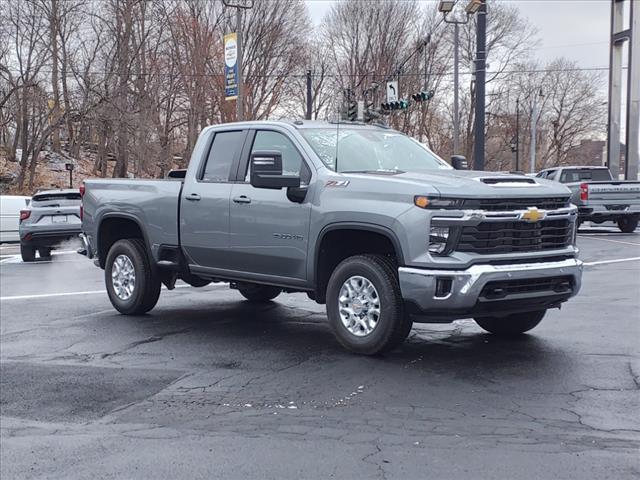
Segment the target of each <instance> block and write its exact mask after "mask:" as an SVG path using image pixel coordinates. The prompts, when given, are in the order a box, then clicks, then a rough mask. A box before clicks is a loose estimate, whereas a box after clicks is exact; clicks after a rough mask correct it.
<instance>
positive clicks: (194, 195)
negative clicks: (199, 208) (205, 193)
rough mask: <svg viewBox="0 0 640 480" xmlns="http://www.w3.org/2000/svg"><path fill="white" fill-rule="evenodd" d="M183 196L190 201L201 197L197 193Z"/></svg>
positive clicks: (195, 200)
mask: <svg viewBox="0 0 640 480" xmlns="http://www.w3.org/2000/svg"><path fill="white" fill-rule="evenodd" d="M184 198H186V199H187V200H191V201H192V202H197V201H198V200H200V198H201V197H200V195H198V194H197V193H190V194H189V195H187V196H186V197H184Z"/></svg>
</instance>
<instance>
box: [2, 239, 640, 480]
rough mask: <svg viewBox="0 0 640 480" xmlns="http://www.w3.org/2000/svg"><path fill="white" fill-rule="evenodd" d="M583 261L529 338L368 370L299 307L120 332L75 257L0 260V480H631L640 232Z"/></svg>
mask: <svg viewBox="0 0 640 480" xmlns="http://www.w3.org/2000/svg"><path fill="white" fill-rule="evenodd" d="M578 244H579V246H580V248H581V258H582V260H584V261H585V262H586V267H585V274H584V285H583V290H582V292H581V293H580V295H579V296H578V297H577V298H575V299H573V300H572V301H570V302H569V303H567V304H565V305H564V307H563V309H562V310H561V311H558V310H554V311H551V312H550V313H549V314H548V315H547V317H546V318H545V320H544V321H543V322H542V324H541V325H540V326H539V327H538V328H537V329H535V330H534V331H533V332H531V334H529V335H524V336H522V337H521V338H518V339H516V340H501V339H498V338H495V337H492V336H491V335H488V334H485V333H483V332H482V330H481V329H480V328H479V327H478V326H476V325H475V323H474V322H473V321H471V320H463V321H459V322H456V323H454V324H451V325H415V326H414V329H413V331H412V333H411V336H410V338H409V340H408V341H407V342H406V343H405V344H404V345H403V346H402V348H400V349H398V350H396V351H394V352H392V353H390V354H388V355H386V356H384V357H376V358H366V357H359V356H355V355H350V354H348V353H346V352H345V351H343V350H342V349H341V348H340V346H339V345H338V344H337V343H336V341H335V340H334V338H333V336H332V334H331V333H330V331H329V329H328V326H327V324H326V318H325V314H324V307H323V306H320V305H317V304H315V302H312V301H310V300H308V299H307V297H306V296H305V295H299V294H296V295H282V296H280V297H278V298H277V299H276V301H275V302H274V303H271V304H269V305H265V306H261V307H257V308H256V307H254V306H252V305H250V304H248V303H247V302H245V301H243V299H242V297H241V296H240V295H239V294H238V293H237V292H234V291H231V290H229V289H228V288H226V286H224V285H210V286H207V287H204V288H202V289H195V288H191V287H185V288H177V289H176V290H173V291H170V292H169V291H164V292H163V294H162V296H161V299H160V302H159V303H158V306H157V307H156V308H155V309H154V310H153V311H152V312H151V314H149V315H146V316H144V317H142V318H131V317H125V316H121V315H119V314H117V313H116V312H115V310H113V309H112V307H111V305H110V303H109V301H108V299H107V296H106V293H104V285H103V277H102V274H103V272H102V271H101V270H99V269H97V268H96V267H94V266H93V264H92V262H91V261H88V260H87V259H85V258H84V257H80V256H79V255H75V254H72V253H68V254H67V253H65V252H62V254H59V255H55V256H54V257H53V259H52V261H50V262H36V263H32V264H24V263H21V262H20V261H19V259H18V258H17V257H16V255H15V254H16V250H15V247H13V246H6V245H3V246H0V297H1V298H0V306H1V308H0V309H1V312H0V347H1V348H0V367H1V375H0V377H1V379H0V382H1V383H0V406H1V410H2V411H1V418H0V426H1V429H0V435H1V436H0V440H1V452H0V477H2V478H3V479H10V478H87V479H89V478H91V479H93V478H154V479H155V478H172V479H173V478H207V479H211V478H260V479H267V478H274V479H283V478H322V479H326V478H349V479H352V478H363V479H368V478H410V479H459V478H474V479H478V478H491V479H494V478H495V479H525V478H526V479H551V478H554V479H560V478H562V479H574V478H575V479H581V480H583V479H591V478H598V479H607V478H611V479H631V478H638V477H639V475H640V454H639V448H640V274H639V273H640V232H636V233H635V234H628V235H625V234H621V233H617V232H616V231H615V230H613V229H607V228H599V229H594V228H589V229H585V230H583V231H581V233H580V236H579V240H578Z"/></svg>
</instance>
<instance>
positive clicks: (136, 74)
mask: <svg viewBox="0 0 640 480" xmlns="http://www.w3.org/2000/svg"><path fill="white" fill-rule="evenodd" d="M622 68H623V69H627V68H628V67H627V66H623V67H622ZM608 70H609V67H606V66H601V67H573V68H536V69H531V70H527V69H517V70H505V71H502V72H500V71H490V70H487V72H486V73H487V74H488V75H514V74H518V73H559V72H560V73H561V72H601V71H608ZM9 71H10V72H11V73H13V74H15V75H21V72H19V71H18V70H13V69H9ZM39 73H42V74H51V73H52V71H51V70H42V69H41V70H39ZM87 74H88V75H90V76H91V75H94V76H98V75H117V74H118V72H116V71H90V72H83V75H82V76H84V75H87ZM453 74H454V72H430V73H429V75H431V76H441V77H445V76H449V75H453ZM396 75H397V76H400V77H416V76H423V75H424V72H401V73H397V74H396ZM461 75H473V73H472V72H468V73H461ZM128 76H130V77H132V78H135V77H145V76H147V77H152V76H157V77H171V76H174V77H175V78H180V77H211V78H216V77H224V73H176V74H171V73H164V72H132V73H129V74H128ZM306 76H307V73H306V71H305V72H302V73H293V74H286V73H283V74H278V73H271V74H264V75H251V77H252V78H282V77H290V78H306ZM311 76H312V77H314V78H319V77H325V78H327V77H329V78H345V77H361V76H364V74H348V73H342V74H336V73H325V74H314V73H313V72H312V73H311ZM367 76H370V77H374V78H387V77H388V75H387V74H382V73H380V74H376V73H368V74H367ZM67 77H75V75H74V74H73V73H68V74H67Z"/></svg>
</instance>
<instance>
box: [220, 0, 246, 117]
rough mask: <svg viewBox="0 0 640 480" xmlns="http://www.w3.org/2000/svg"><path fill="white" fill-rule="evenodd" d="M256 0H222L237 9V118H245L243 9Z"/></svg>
mask: <svg viewBox="0 0 640 480" xmlns="http://www.w3.org/2000/svg"><path fill="white" fill-rule="evenodd" d="M253 2H254V0H222V3H223V4H224V6H225V7H229V8H235V9H236V69H237V70H238V76H237V79H236V88H237V92H236V93H237V95H236V120H237V121H239V122H241V121H242V120H244V97H243V90H244V85H243V81H242V10H248V9H250V8H253Z"/></svg>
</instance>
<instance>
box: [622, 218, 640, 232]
mask: <svg viewBox="0 0 640 480" xmlns="http://www.w3.org/2000/svg"><path fill="white" fill-rule="evenodd" d="M637 226H638V219H637V218H631V217H623V218H620V219H618V228H619V229H620V231H621V232H623V233H633V231H634V230H635V229H636V227H637Z"/></svg>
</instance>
